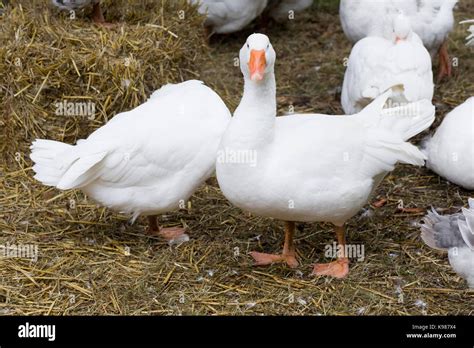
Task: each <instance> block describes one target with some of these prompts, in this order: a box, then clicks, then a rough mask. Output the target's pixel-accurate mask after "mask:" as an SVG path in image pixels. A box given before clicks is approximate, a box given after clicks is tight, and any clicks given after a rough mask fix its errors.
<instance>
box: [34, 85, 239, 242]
mask: <svg viewBox="0 0 474 348" xmlns="http://www.w3.org/2000/svg"><path fill="white" fill-rule="evenodd" d="M230 117H231V115H230V112H229V110H228V109H227V107H226V106H225V104H224V103H223V101H222V100H221V98H220V97H219V96H218V95H217V94H216V93H215V92H214V91H212V90H211V89H210V88H209V87H207V86H205V85H204V84H203V83H202V82H201V81H195V80H190V81H186V82H183V83H179V84H176V85H166V86H163V87H162V88H161V89H159V90H158V91H156V92H154V93H153V94H152V95H151V97H150V99H149V100H148V101H147V102H145V103H143V104H142V105H140V106H138V107H136V108H135V109H133V110H131V111H128V112H123V113H121V114H118V115H116V116H115V117H114V118H113V119H112V120H110V121H109V122H108V123H106V124H105V125H104V126H102V127H101V128H99V129H97V130H96V131H95V132H93V133H92V134H91V135H90V136H89V137H88V138H87V139H85V140H80V141H78V142H77V145H69V144H64V143H61V142H58V141H52V140H42V139H37V140H36V141H34V142H33V144H32V145H31V155H30V158H31V159H32V160H33V162H35V165H34V166H33V170H34V171H35V173H36V175H35V178H36V179H37V180H39V181H41V182H42V183H43V184H45V185H47V186H55V187H57V188H58V189H61V190H68V189H80V190H82V191H83V192H85V193H86V194H87V195H88V196H90V197H91V198H93V199H94V200H95V201H97V202H98V203H100V204H101V205H103V206H106V207H108V208H111V209H113V210H115V211H119V212H123V213H127V214H132V215H133V218H132V219H133V220H135V219H136V218H137V217H138V216H139V215H148V216H149V223H150V229H149V231H150V232H151V233H158V234H159V235H161V236H163V237H164V238H166V239H168V240H169V241H173V240H176V239H180V238H182V237H183V238H186V236H185V235H184V229H183V228H159V227H158V225H157V220H156V215H158V214H162V213H165V212H168V211H171V210H175V209H178V208H179V207H180V206H181V205H182V204H183V202H186V201H187V200H188V199H189V197H190V196H191V195H192V194H193V193H194V191H195V190H196V189H197V187H198V186H199V185H201V183H203V182H204V181H205V180H206V179H208V178H209V177H210V176H211V175H212V173H213V172H214V169H215V160H216V153H217V149H218V145H219V141H220V138H221V136H222V134H223V132H224V130H225V128H226V126H227V124H228V122H229V120H230ZM133 220H132V221H133Z"/></svg>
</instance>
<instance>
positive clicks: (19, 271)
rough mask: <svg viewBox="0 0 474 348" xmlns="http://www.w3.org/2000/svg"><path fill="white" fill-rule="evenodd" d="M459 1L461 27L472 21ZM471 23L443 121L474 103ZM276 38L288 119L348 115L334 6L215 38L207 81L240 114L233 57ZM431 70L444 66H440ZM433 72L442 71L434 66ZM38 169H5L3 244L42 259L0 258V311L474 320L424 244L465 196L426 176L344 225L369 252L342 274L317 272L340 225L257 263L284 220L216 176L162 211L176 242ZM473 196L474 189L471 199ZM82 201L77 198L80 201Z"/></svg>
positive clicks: (467, 296) (465, 293) (408, 169)
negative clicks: (49, 182)
mask: <svg viewBox="0 0 474 348" xmlns="http://www.w3.org/2000/svg"><path fill="white" fill-rule="evenodd" d="M471 5H472V4H470V2H469V1H468V0H462V1H461V2H460V4H459V6H458V9H457V10H456V14H455V15H456V22H459V21H460V20H463V19H468V18H474V8H473V7H472V6H471ZM466 29H467V27H466V26H462V25H456V26H455V30H454V31H453V33H452V35H451V36H450V38H449V51H450V54H451V56H452V57H454V58H457V62H458V66H456V67H455V68H454V76H453V77H452V78H451V79H449V80H445V81H443V82H442V83H440V84H438V85H437V86H436V91H435V97H434V103H435V105H436V106H437V123H436V124H438V123H439V121H440V120H441V119H442V118H443V116H444V115H445V114H446V113H447V112H448V111H449V110H451V109H452V108H453V107H455V106H457V105H458V104H460V103H462V102H463V101H464V100H465V99H466V98H467V97H469V96H472V95H474V84H473V81H474V49H473V48H468V47H466V46H465V40H464V38H465V37H466V36H467V32H466ZM255 31H260V32H264V33H266V34H268V35H269V36H270V39H271V41H272V43H273V46H274V48H275V50H276V52H277V55H278V59H277V66H276V75H277V88H278V90H277V94H278V106H279V112H280V113H281V114H284V113H286V112H289V110H290V108H292V107H293V108H294V110H295V112H318V113H328V114H341V113H342V109H341V106H340V102H339V97H338V93H337V91H338V88H339V87H340V86H341V85H342V80H343V75H344V65H343V62H344V58H345V57H348V55H349V53H350V49H351V44H350V43H349V41H348V40H347V39H346V38H345V36H344V34H343V32H342V29H341V26H340V22H339V18H338V4H337V1H329V0H326V1H316V3H315V5H314V6H313V8H312V9H311V10H309V11H307V12H305V13H303V14H301V15H297V17H296V19H295V20H293V21H291V22H289V23H287V24H285V25H281V24H276V23H271V22H270V23H267V24H263V22H262V21H258V22H256V23H255V24H254V25H253V27H251V28H249V29H248V30H244V31H243V32H240V33H237V34H232V35H228V36H215V37H213V38H212V39H211V42H210V46H211V47H210V53H209V56H208V57H205V59H203V60H202V71H201V74H200V76H199V78H200V79H202V80H203V81H205V82H206V83H207V84H209V85H210V86H212V87H213V88H215V90H216V91H217V92H218V93H219V94H220V95H221V96H222V98H223V99H224V100H225V102H226V103H227V104H228V106H229V107H230V108H231V109H232V110H233V109H234V108H235V107H236V106H237V105H238V102H239V99H240V97H241V92H242V87H243V81H242V77H241V73H240V70H239V68H237V67H235V66H234V59H235V58H236V57H237V56H238V50H239V49H240V47H241V46H242V44H243V43H244V42H245V39H246V37H247V36H248V35H249V34H250V33H252V32H255ZM434 65H435V67H436V64H434ZM435 69H436V68H435ZM421 138H422V136H420V137H418V138H417V140H418V141H419V140H420V139H421ZM30 166H31V163H29V162H25V163H19V164H18V166H17V168H16V169H15V170H10V171H9V172H6V173H3V174H1V175H0V187H6V188H8V192H9V194H8V195H5V194H2V195H0V230H1V233H0V244H6V243H11V244H14V243H18V244H19V243H22V244H34V245H37V246H38V248H39V257H38V260H36V261H30V260H26V259H8V258H0V314H51V315H72V314H84V315H91V314H123V315H125V314H128V315H138V314H143V315H147V314H161V315H189V314H191V315H242V314H244V315H420V314H427V315H446V314H452V315H456V314H473V313H474V292H472V291H469V290H467V287H466V283H465V282H464V280H463V279H461V278H460V277H458V276H457V275H456V274H455V273H454V272H453V271H452V269H451V268H450V266H449V264H448V262H447V257H446V255H444V254H442V253H440V252H437V251H434V250H431V249H429V248H428V247H426V246H425V245H424V244H423V242H422V241H421V239H420V237H419V235H420V231H419V226H418V224H419V222H420V220H421V218H422V217H423V215H424V212H414V213H407V212H405V211H402V210H400V209H399V206H400V205H401V204H403V206H404V207H406V208H421V209H423V210H426V209H429V208H430V207H431V206H434V207H436V208H442V209H445V211H446V212H453V211H456V210H457V209H459V208H460V207H461V206H464V205H466V203H467V198H468V197H469V196H470V192H467V191H464V190H462V189H461V188H459V187H457V186H455V185H453V184H450V183H448V182H446V181H445V180H444V179H442V178H440V177H438V176H437V175H435V174H433V173H432V172H430V171H429V170H427V169H426V168H415V167H412V166H402V165H401V166H398V167H397V169H396V170H395V171H394V172H392V173H391V174H390V175H388V176H387V177H386V179H385V180H384V182H383V184H382V185H381V186H380V187H379V188H378V190H377V194H376V197H375V199H374V200H378V199H382V198H385V199H387V204H386V205H384V206H383V207H380V208H375V207H373V206H370V205H367V206H366V209H365V211H364V212H361V214H359V215H358V216H355V217H354V218H353V219H351V220H350V221H349V224H348V226H347V231H348V241H349V242H350V243H352V244H360V245H363V246H364V248H365V259H364V260H363V261H354V262H352V264H351V273H350V274H349V276H348V277H347V278H346V279H343V280H336V279H328V278H325V277H312V276H311V275H310V273H311V270H312V267H311V265H312V264H313V263H315V262H319V261H328V260H327V259H325V257H324V246H325V245H326V244H331V243H333V242H334V239H335V236H334V233H333V232H332V227H331V226H330V225H325V224H301V225H300V226H299V229H298V233H297V238H296V247H297V253H298V257H299V260H300V266H299V267H298V268H297V269H295V270H292V269H289V268H288V267H286V266H283V265H274V266H271V267H268V268H255V267H252V265H251V259H250V257H249V256H248V255H247V253H248V252H249V251H251V250H257V251H267V252H277V251H279V250H280V248H281V246H282V241H283V226H282V224H281V223H280V222H278V221H273V220H271V219H266V218H261V217H257V216H253V215H250V214H248V213H246V212H243V211H241V210H240V209H238V208H235V207H233V206H232V205H231V204H230V203H229V202H228V201H227V200H226V199H225V198H224V197H223V195H222V194H221V193H220V191H219V188H218V187H217V183H216V182H215V180H213V181H212V180H211V182H210V183H209V184H207V185H205V186H204V187H202V188H201V189H200V190H199V191H198V192H197V193H196V194H195V195H194V196H193V197H192V199H191V202H190V203H189V205H188V209H186V210H182V211H179V212H172V213H169V214H166V215H165V216H163V217H162V218H161V222H162V223H163V224H165V225H167V226H174V225H178V224H181V223H182V224H185V225H187V226H188V228H189V230H190V236H191V241H190V242H188V243H185V244H182V245H180V246H173V247H169V246H168V245H167V244H166V243H165V242H163V241H161V240H159V239H156V238H151V237H147V236H144V234H143V231H144V228H145V219H139V220H138V221H137V222H136V223H135V224H134V225H129V224H128V218H129V217H128V216H124V215H120V214H116V213H113V212H111V211H109V210H107V209H104V208H101V207H98V206H96V205H95V204H94V202H92V201H91V200H89V199H88V198H86V197H85V196H84V195H83V194H82V193H81V192H78V191H73V192H60V191H58V190H55V189H51V188H47V187H44V186H41V185H40V184H38V183H37V182H35V180H34V179H33V178H32V171H31V169H30ZM471 195H472V192H471ZM71 202H74V203H75V204H71Z"/></svg>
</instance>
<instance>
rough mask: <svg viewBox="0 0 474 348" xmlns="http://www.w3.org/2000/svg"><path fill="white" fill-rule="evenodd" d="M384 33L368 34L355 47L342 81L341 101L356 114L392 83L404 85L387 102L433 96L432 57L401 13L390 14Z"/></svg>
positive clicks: (415, 99)
mask: <svg viewBox="0 0 474 348" xmlns="http://www.w3.org/2000/svg"><path fill="white" fill-rule="evenodd" d="M386 17H387V18H386V20H385V21H384V35H383V36H382V37H380V36H368V37H366V38H363V39H362V40H359V41H358V42H357V43H356V44H355V45H354V47H353V48H352V51H351V54H350V56H349V60H348V62H347V69H346V73H345V75H344V83H343V85H342V94H341V103H342V108H343V109H344V112H345V113H346V114H350V115H351V114H355V113H357V112H359V111H361V110H362V109H363V108H364V107H365V106H366V105H368V104H369V103H371V102H372V101H373V100H374V99H375V98H376V97H378V96H379V95H380V94H382V93H383V92H384V91H386V90H387V89H389V88H390V87H392V86H396V85H403V90H399V91H396V93H394V94H393V95H392V96H391V97H390V99H389V102H388V103H387V104H388V105H389V106H390V105H397V104H399V103H409V102H416V101H418V100H422V99H428V100H431V99H432V98H433V92H434V84H433V72H432V70H431V57H430V54H429V53H428V51H427V50H426V48H425V46H423V43H422V42H421V40H420V38H419V37H418V35H417V34H416V33H415V32H413V30H412V29H411V23H410V21H409V20H408V18H407V17H406V16H405V15H403V14H402V13H398V14H396V15H387V16H386Z"/></svg>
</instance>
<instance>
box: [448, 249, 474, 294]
mask: <svg viewBox="0 0 474 348" xmlns="http://www.w3.org/2000/svg"><path fill="white" fill-rule="evenodd" d="M448 258H449V263H450V264H451V266H452V267H453V270H454V271H455V272H456V273H457V274H459V276H461V277H462V278H464V279H466V281H467V284H468V286H469V287H470V288H474V250H471V249H469V248H467V247H461V248H451V249H449V250H448Z"/></svg>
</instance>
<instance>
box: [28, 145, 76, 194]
mask: <svg viewBox="0 0 474 348" xmlns="http://www.w3.org/2000/svg"><path fill="white" fill-rule="evenodd" d="M73 148H74V146H72V145H69V144H64V143H61V142H59V141H53V140H44V139H37V140H35V141H34V142H33V144H32V145H31V146H30V149H31V153H30V158H31V160H32V161H33V162H35V165H34V166H33V170H34V171H35V173H36V175H35V179H36V180H38V181H41V182H42V183H43V184H44V185H47V186H56V185H57V184H58V182H59V180H60V179H61V177H62V176H63V174H64V172H65V171H66V170H67V168H68V165H70V163H68V158H69V159H70V161H71V162H72V161H73V160H74V159H73V158H70V153H71V150H72V149H73ZM58 158H62V160H58Z"/></svg>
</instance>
